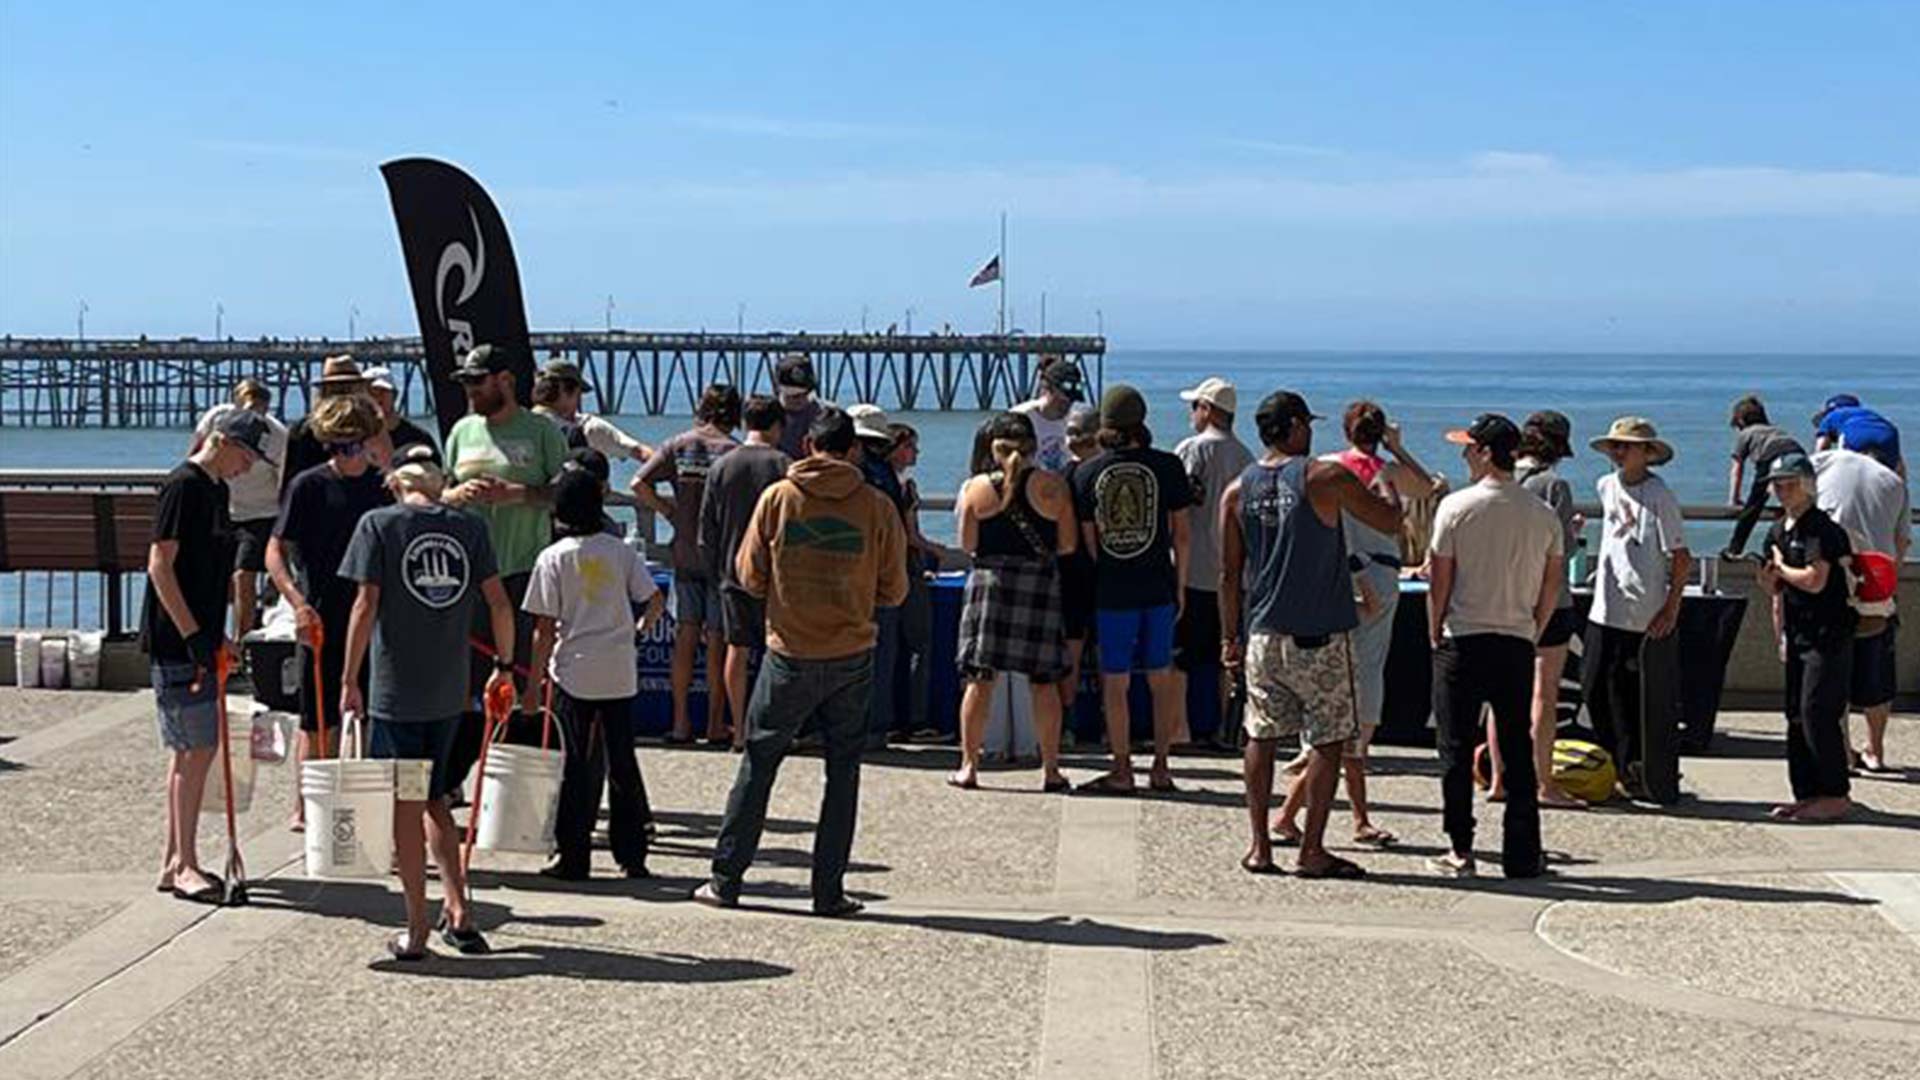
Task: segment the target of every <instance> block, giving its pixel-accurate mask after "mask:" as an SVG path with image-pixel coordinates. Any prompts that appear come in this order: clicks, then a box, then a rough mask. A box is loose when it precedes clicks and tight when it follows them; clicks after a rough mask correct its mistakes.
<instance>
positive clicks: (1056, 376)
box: [1013, 356, 1086, 473]
mask: <svg viewBox="0 0 1920 1080" xmlns="http://www.w3.org/2000/svg"><path fill="white" fill-rule="evenodd" d="M1039 381H1040V392H1039V393H1038V394H1036V395H1035V396H1034V398H1033V399H1032V400H1031V401H1023V402H1021V403H1020V404H1018V405H1015V406H1014V407H1013V411H1014V412H1017V413H1020V414H1021V415H1023V416H1025V417H1026V418H1027V419H1029V420H1031V421H1033V435H1034V439H1035V444H1034V445H1035V446H1036V447H1038V449H1037V450H1036V454H1037V457H1036V458H1035V460H1036V461H1037V462H1038V464H1039V466H1040V467H1041V468H1043V469H1045V470H1047V471H1048V472H1053V473H1064V472H1066V471H1067V466H1068V465H1070V464H1072V463H1073V452H1072V451H1071V450H1070V449H1069V448H1068V446H1067V414H1068V413H1069V412H1070V411H1072V409H1073V404H1074V402H1076V401H1080V400H1082V399H1084V398H1085V396H1086V394H1085V391H1084V389H1083V384H1084V382H1085V380H1084V378H1083V377H1082V376H1081V373H1080V365H1079V364H1077V363H1075V362H1074V361H1072V360H1069V359H1067V358H1066V357H1064V356H1043V357H1041V358H1040V373H1039Z"/></svg>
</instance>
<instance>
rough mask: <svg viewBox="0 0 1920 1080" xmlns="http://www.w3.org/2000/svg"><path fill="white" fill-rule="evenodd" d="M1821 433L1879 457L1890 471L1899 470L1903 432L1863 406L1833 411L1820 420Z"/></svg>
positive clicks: (1854, 449)
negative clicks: (1901, 433) (1901, 435)
mask: <svg viewBox="0 0 1920 1080" xmlns="http://www.w3.org/2000/svg"><path fill="white" fill-rule="evenodd" d="M1818 431H1819V434H1821V435H1824V436H1826V437H1828V438H1838V439H1839V440H1840V445H1841V446H1844V447H1846V448H1847V449H1848V450H1852V451H1855V452H1856V453H1861V454H1867V455H1869V456H1871V457H1874V458H1877V459H1878V460H1879V462H1880V464H1882V465H1885V466H1886V467H1887V468H1889V469H1894V468H1898V467H1899V464H1898V463H1899V461H1900V429H1899V428H1896V427H1894V426H1893V423H1892V421H1890V420H1888V419H1887V418H1886V417H1884V416H1881V415H1880V414H1879V413H1877V412H1874V411H1873V410H1872V409H1869V408H1867V407H1866V406H1864V405H1854V406H1849V407H1847V408H1843V409H1834V410H1833V411H1832V412H1829V413H1828V414H1827V415H1825V416H1823V417H1821V418H1820V427H1819V429H1818Z"/></svg>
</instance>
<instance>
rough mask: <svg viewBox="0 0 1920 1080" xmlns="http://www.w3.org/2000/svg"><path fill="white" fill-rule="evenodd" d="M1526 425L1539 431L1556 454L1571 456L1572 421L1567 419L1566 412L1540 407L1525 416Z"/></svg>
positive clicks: (1564, 456) (1565, 456)
mask: <svg viewBox="0 0 1920 1080" xmlns="http://www.w3.org/2000/svg"><path fill="white" fill-rule="evenodd" d="M1527 427H1529V428H1531V429H1533V430H1534V431H1537V432H1539V433H1540V436H1541V438H1542V439H1543V440H1544V441H1545V442H1546V444H1547V445H1548V446H1549V447H1551V448H1552V449H1553V452H1554V454H1556V455H1557V456H1559V457H1563V458H1567V457H1572V456H1573V421H1571V420H1569V419H1567V414H1565V413H1562V412H1556V411H1554V410H1552V409H1542V410H1540V411H1539V412H1537V413H1534V414H1533V415H1532V416H1529V417H1527Z"/></svg>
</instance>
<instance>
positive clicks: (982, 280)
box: [967, 255, 1000, 289]
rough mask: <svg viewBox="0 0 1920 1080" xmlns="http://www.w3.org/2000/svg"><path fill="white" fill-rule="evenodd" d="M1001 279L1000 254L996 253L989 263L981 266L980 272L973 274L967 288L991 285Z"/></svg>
mask: <svg viewBox="0 0 1920 1080" xmlns="http://www.w3.org/2000/svg"><path fill="white" fill-rule="evenodd" d="M999 280H1000V256H998V255H995V256H994V257H993V258H991V259H988V260H987V265H985V266H983V267H981V268H980V270H979V272H978V273H976V274H974V275H973V280H972V281H969V282H967V288H969V289H977V288H979V287H980V286H982V285H991V284H993V283H994V282H996V281H999Z"/></svg>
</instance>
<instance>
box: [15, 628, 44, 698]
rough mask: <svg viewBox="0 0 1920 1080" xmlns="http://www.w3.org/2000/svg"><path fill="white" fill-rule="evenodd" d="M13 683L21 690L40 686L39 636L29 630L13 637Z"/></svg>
mask: <svg viewBox="0 0 1920 1080" xmlns="http://www.w3.org/2000/svg"><path fill="white" fill-rule="evenodd" d="M13 683H14V685H15V686H18V687H20V688H21V689H23V690H25V689H31V688H32V687H36V686H39V685H40V635H39V634H36V633H34V632H32V631H30V630H22V631H20V632H19V633H17V634H15V635H14V636H13Z"/></svg>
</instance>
